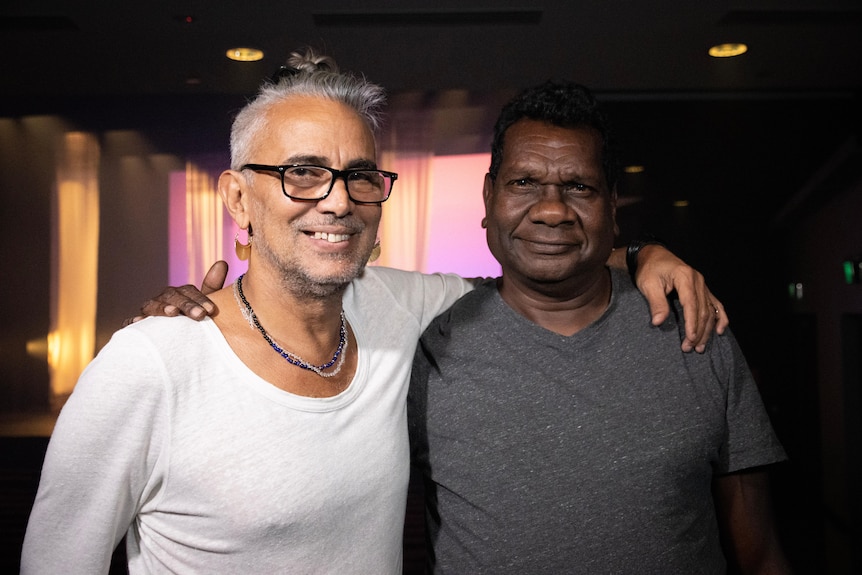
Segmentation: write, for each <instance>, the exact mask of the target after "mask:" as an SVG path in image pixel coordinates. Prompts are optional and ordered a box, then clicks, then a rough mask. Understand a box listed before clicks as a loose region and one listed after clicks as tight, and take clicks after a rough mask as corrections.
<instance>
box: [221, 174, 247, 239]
mask: <svg viewBox="0 0 862 575" xmlns="http://www.w3.org/2000/svg"><path fill="white" fill-rule="evenodd" d="M245 186H246V181H245V177H244V176H243V175H242V174H241V173H240V172H237V171H234V170H225V171H224V172H222V173H221V175H220V176H219V178H218V193H219V195H220V196H221V199H222V201H223V202H224V205H225V207H226V208H227V211H228V212H229V213H230V215H231V217H232V218H233V219H234V221H235V222H236V224H237V225H238V226H239V227H240V228H241V229H243V230H244V229H246V228H248V226H249V224H250V223H251V216H250V213H249V209H248V201H249V195H248V192H247V191H246V189H245Z"/></svg>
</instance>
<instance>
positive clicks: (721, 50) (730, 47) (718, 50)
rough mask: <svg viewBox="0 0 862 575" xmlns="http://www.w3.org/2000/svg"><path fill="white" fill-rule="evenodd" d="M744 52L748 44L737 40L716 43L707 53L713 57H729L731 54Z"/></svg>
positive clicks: (736, 54) (735, 54)
mask: <svg viewBox="0 0 862 575" xmlns="http://www.w3.org/2000/svg"><path fill="white" fill-rule="evenodd" d="M746 52H748V46H746V45H745V44H740V43H737V42H731V43H729V44H716V45H715V46H713V47H712V48H710V49H709V55H710V56H712V57H713V58H730V57H732V56H739V55H740V54H745V53H746Z"/></svg>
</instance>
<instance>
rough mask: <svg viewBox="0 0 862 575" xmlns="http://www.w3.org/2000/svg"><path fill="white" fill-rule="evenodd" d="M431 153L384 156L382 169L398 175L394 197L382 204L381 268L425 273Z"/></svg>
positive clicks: (395, 153)
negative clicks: (386, 267)
mask: <svg viewBox="0 0 862 575" xmlns="http://www.w3.org/2000/svg"><path fill="white" fill-rule="evenodd" d="M432 157H433V156H432V155H431V153H430V152H427V153H425V152H384V153H383V154H381V158H380V159H381V161H380V162H379V164H380V166H381V167H382V169H386V170H390V171H393V172H397V173H398V180H396V182H395V187H394V188H393V191H392V196H391V197H390V198H389V199H388V200H387V201H386V203H384V204H383V215H382V217H381V222H380V231H379V233H378V235H379V237H380V245H381V252H380V259H379V260H377V264H378V265H383V266H388V267H393V268H399V269H403V270H415V271H424V269H425V259H426V258H425V255H426V246H427V236H428V205H429V202H430V194H431V159H432Z"/></svg>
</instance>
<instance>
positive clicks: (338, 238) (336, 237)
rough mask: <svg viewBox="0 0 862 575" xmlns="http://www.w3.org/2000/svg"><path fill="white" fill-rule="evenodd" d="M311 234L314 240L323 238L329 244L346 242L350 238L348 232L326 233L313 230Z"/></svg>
mask: <svg viewBox="0 0 862 575" xmlns="http://www.w3.org/2000/svg"><path fill="white" fill-rule="evenodd" d="M311 236H312V237H313V238H314V239H316V240H325V241H327V242H329V243H331V244H335V243H338V242H346V241H347V240H349V239H350V234H328V233H326V232H314V233H313V234H311Z"/></svg>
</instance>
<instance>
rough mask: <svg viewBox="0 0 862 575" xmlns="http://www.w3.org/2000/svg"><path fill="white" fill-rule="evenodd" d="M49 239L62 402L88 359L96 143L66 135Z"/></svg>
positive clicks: (51, 347) (92, 321)
mask: <svg viewBox="0 0 862 575" xmlns="http://www.w3.org/2000/svg"><path fill="white" fill-rule="evenodd" d="M55 194H56V196H55V201H54V209H55V210H56V211H55V217H56V226H55V230H56V234H55V236H54V241H53V242H52V256H53V257H52V260H53V265H52V275H53V277H52V281H51V284H52V286H53V288H54V289H53V292H52V301H51V330H50V332H49V334H48V365H49V369H50V374H51V391H52V394H53V396H54V398H55V399H56V400H57V401H58V402H60V403H62V401H63V399H64V398H65V397H66V396H68V395H69V394H70V393H71V392H72V389H73V388H74V387H75V383H76V382H77V380H78V376H79V375H80V374H81V371H83V369H84V367H86V365H87V364H88V363H89V362H90V361H91V360H92V359H93V353H94V349H95V340H96V297H97V285H98V264H99V143H98V141H97V140H96V137H95V136H93V135H92V134H85V133H82V132H69V133H67V134H65V136H64V141H63V145H62V146H61V148H60V157H59V161H58V165H57V186H56V189H55Z"/></svg>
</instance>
